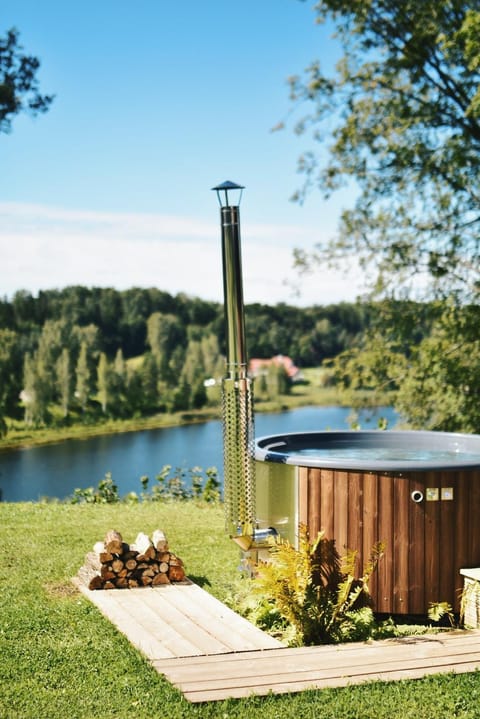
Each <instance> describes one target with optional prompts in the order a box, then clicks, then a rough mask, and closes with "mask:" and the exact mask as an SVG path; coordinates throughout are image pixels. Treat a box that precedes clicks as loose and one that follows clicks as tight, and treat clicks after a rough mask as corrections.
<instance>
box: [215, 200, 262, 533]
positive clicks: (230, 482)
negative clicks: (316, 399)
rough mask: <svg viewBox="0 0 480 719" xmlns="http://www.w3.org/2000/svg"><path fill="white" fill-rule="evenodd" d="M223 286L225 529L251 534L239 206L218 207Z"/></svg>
mask: <svg viewBox="0 0 480 719" xmlns="http://www.w3.org/2000/svg"><path fill="white" fill-rule="evenodd" d="M221 223H222V262H223V290H224V300H225V324H226V343H227V362H226V377H225V378H224V380H223V383H222V390H223V455H224V501H225V521H226V531H227V532H228V533H229V534H230V535H231V536H233V537H235V536H242V535H244V536H246V537H253V536H254V531H255V463H254V419H253V388H252V382H251V380H250V378H249V377H248V376H247V358H246V349H245V320H244V308H243V283H242V261H241V247H240V215H239V208H238V207H236V206H227V207H222V208H221Z"/></svg>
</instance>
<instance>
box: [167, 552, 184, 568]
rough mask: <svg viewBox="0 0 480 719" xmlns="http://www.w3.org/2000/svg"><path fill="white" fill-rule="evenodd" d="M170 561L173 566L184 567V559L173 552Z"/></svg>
mask: <svg viewBox="0 0 480 719" xmlns="http://www.w3.org/2000/svg"><path fill="white" fill-rule="evenodd" d="M168 563H169V565H170V566H171V567H183V561H182V560H181V559H180V557H177V555H176V554H171V555H170V559H169V560H168Z"/></svg>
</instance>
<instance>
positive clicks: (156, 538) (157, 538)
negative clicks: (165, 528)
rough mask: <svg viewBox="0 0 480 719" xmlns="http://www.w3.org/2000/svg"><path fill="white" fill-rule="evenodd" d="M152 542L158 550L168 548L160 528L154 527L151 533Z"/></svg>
mask: <svg viewBox="0 0 480 719" xmlns="http://www.w3.org/2000/svg"><path fill="white" fill-rule="evenodd" d="M152 544H153V546H154V547H155V549H157V550H159V551H162V552H163V551H166V550H167V549H168V541H167V538H166V536H165V534H164V533H163V532H162V530H161V529H156V530H155V531H154V532H153V534H152Z"/></svg>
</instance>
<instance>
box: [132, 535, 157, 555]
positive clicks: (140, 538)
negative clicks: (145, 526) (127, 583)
mask: <svg viewBox="0 0 480 719" xmlns="http://www.w3.org/2000/svg"><path fill="white" fill-rule="evenodd" d="M131 549H134V550H135V551H136V552H138V557H137V559H138V561H139V562H141V561H143V560H145V559H155V554H156V552H155V548H154V546H153V544H152V543H151V541H150V539H149V538H148V537H147V535H146V534H144V533H143V532H140V533H139V534H137V538H136V540H135V542H134V543H133V544H132V546H131Z"/></svg>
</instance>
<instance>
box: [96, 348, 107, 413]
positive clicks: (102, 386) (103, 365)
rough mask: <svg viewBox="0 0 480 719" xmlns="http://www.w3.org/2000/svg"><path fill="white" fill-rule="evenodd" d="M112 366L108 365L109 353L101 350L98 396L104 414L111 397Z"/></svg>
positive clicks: (98, 366)
mask: <svg viewBox="0 0 480 719" xmlns="http://www.w3.org/2000/svg"><path fill="white" fill-rule="evenodd" d="M109 376H110V367H109V365H108V360H107V355H106V354H105V352H100V359H99V360H98V365H97V390H98V398H99V400H100V404H101V406H102V412H103V414H106V412H107V407H108V402H109V399H110V381H109Z"/></svg>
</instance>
